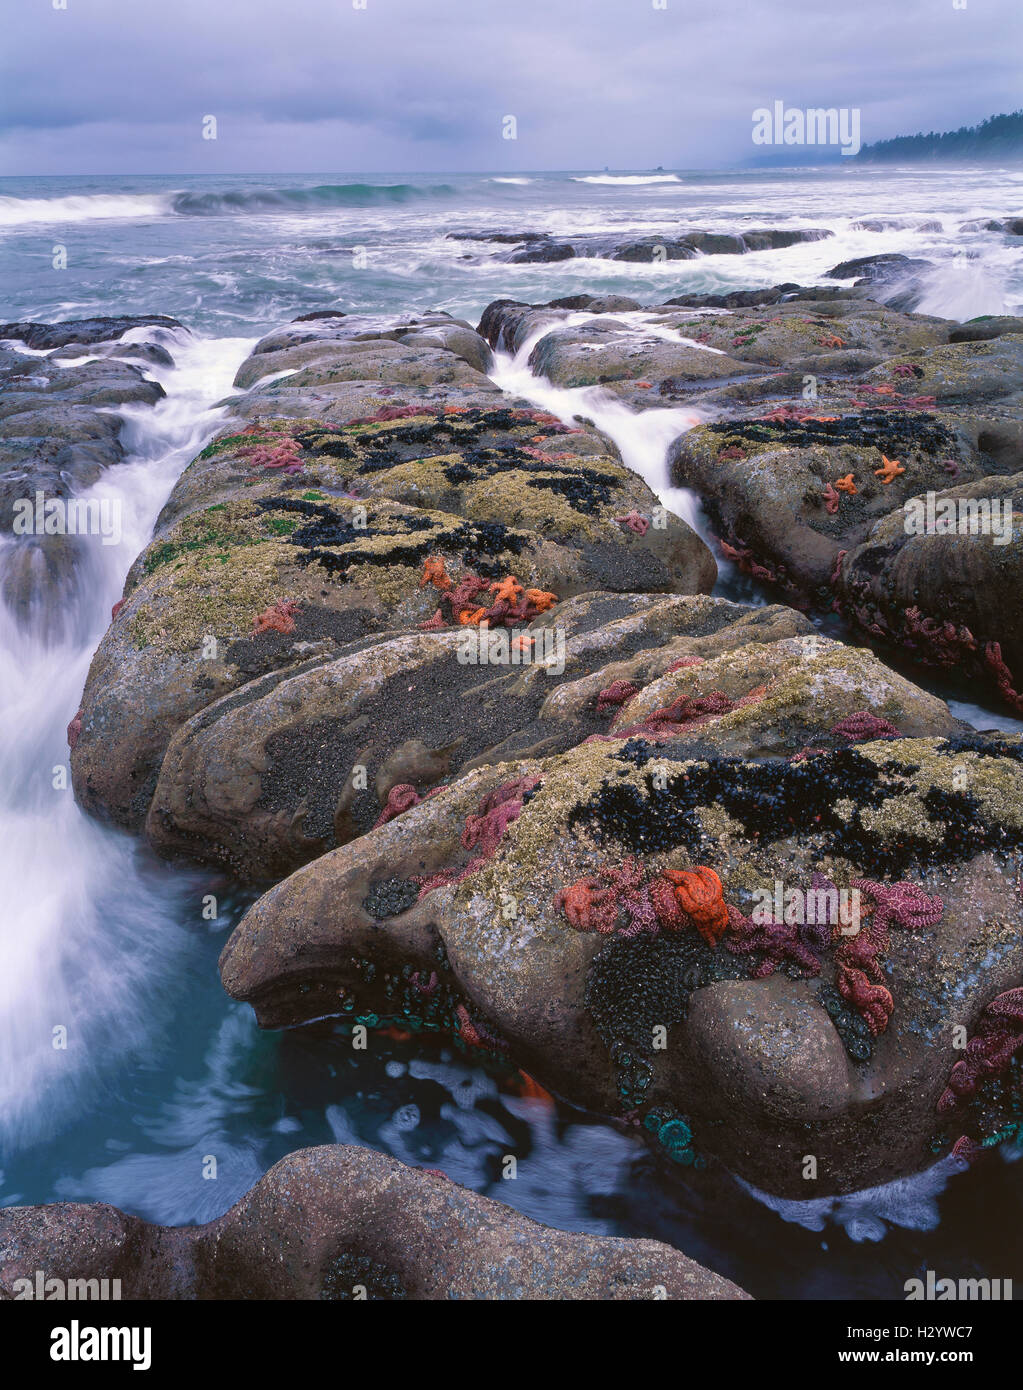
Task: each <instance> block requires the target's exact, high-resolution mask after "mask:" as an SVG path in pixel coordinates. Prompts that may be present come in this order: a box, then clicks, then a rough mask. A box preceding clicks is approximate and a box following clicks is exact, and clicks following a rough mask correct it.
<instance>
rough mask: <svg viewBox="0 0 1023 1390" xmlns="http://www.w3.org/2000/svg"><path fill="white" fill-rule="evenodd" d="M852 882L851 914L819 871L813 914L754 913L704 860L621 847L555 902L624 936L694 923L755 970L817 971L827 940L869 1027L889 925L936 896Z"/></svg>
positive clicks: (931, 906)
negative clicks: (656, 862) (648, 858)
mask: <svg viewBox="0 0 1023 1390" xmlns="http://www.w3.org/2000/svg"><path fill="white" fill-rule="evenodd" d="M851 887H852V888H853V889H854V890H856V891H857V893H858V894H859V902H860V903H861V906H860V907H859V909H858V913H859V919H858V920H857V918H856V916H855V915H854V914H853V913H852V912H851V910H850V907H849V905H848V904H847V903H843V902H842V901H841V895H840V894H839V891H838V889H837V888H836V887H835V885H834V884H833V883H832V882H831V881H830V880H829V879H827V878H825V877H824V875H822V874H818V873H814V875H813V877H812V880H811V886H810V895H809V896H808V902H809V903H813V904H814V907H815V910H814V911H811V912H809V913H807V914H805V915H806V916H807V917H808V918H810V919H812V920H806V921H802V922H790V921H788V920H785V918H787V917H788V915H789V913H788V912H785V913H784V914H782V917H783V920H781V921H779V920H777V918H776V917H775V916H774V915H773V914H771V913H758V914H757V916H756V918H755V919H754V918H753V917H747V916H746V915H745V914H744V913H742V912H740V911H739V909H738V908H737V907H735V906H734V905H733V904H731V903H726V902H725V900H724V890H723V888H722V884H721V880H720V878H719V877H718V875H717V874H716V873H715V872H714V870H713V869H710V868H708V867H707V866H706V865H698V866H697V867H696V868H695V869H681V870H680V869H661V870H660V871H659V872H657V873H655V874H653V875H651V876H649V877H648V875H647V871H646V868H645V867H644V865H643V864H642V863H641V862H640V860H638V859H637V858H635V857H633V856H628V857H627V858H626V859H625V860H624V861H623V862H622V865H621V867H620V868H615V867H613V866H609V865H604V866H602V867H601V868H600V869H599V870H598V873H597V874H596V875H591V876H588V877H586V878H581V879H578V880H577V881H576V882H575V883H573V884H572V885H571V886H570V887H568V888H563V889H561V890H560V892H559V893H558V894H557V895H556V896H555V899H554V904H555V906H556V907H557V908H558V910H559V911H561V912H563V913H564V915H565V917H566V918H567V920H568V922H569V924H570V925H571V926H573V927H575V928H576V930H577V931H596V932H600V933H602V934H604V935H615V936H619V937H624V938H626V939H629V938H632V937H636V936H639V935H641V934H642V933H644V932H645V933H647V934H649V935H651V936H657V935H658V934H659V933H660V932H662V931H664V932H675V931H685V930H690V929H695V930H696V931H698V932H699V934H700V935H701V936H702V937H703V939H704V941H705V942H706V943H707V945H708V946H711V947H716V946H718V945H719V944H720V945H723V946H724V947H725V949H726V950H727V951H730V952H731V953H732V955H736V956H754V957H758V959H757V960H756V963H755V965H754V967H753V970H752V976H753V978H754V979H757V980H761V979H765V978H766V977H767V976H768V975H773V974H774V973H775V971H776V970H779V969H782V968H790V967H792V968H795V969H796V970H798V971H800V972H801V973H802V974H803V975H804V976H815V975H819V974H820V972H821V957H822V955H823V952H824V951H825V950H826V949H827V948H828V947H830V946H832V945H834V947H835V952H834V959H835V964H836V967H837V982H838V988H839V992H840V993H841V995H842V997H843V998H844V999H845V1000H846V1001H847V1002H848V1003H849V1004H850V1006H851V1007H852V1008H854V1009H855V1010H856V1011H857V1012H858V1013H859V1014H860V1015H861V1017H862V1018H863V1019H864V1021H865V1022H866V1024H867V1027H868V1028H869V1029H870V1031H871V1033H872V1034H874V1036H877V1035H878V1034H879V1033H883V1032H884V1031H885V1029H886V1028H887V1027H888V1023H889V1020H890V1019H891V1016H892V1011H893V1009H894V1001H893V999H892V995H891V992H890V990H888V988H887V987H886V986H885V984H884V983H883V982H884V978H885V977H884V971H883V969H882V967H881V963H880V957H881V956H882V955H883V954H884V953H885V952H887V951H888V950H889V949H890V947H891V936H890V934H889V928H890V927H891V926H892V925H893V924H896V925H898V926H900V927H903V928H906V929H907V930H910V931H912V930H918V929H920V928H922V927H927V926H931V925H933V924H934V923H935V922H937V921H938V919H939V918H940V916H941V913H942V909H943V907H944V904H943V902H942V900H941V898H939V897H929V896H928V895H927V894H926V893H924V891H923V889H922V888H921V887H920V885H919V884H916V883H877V882H875V881H874V880H872V879H865V878H857V879H853V881H852V884H851ZM864 899H865V900H866V901H865V902H864V901H863V900H864ZM1017 993H1018V994H1019V995H1020V1000H1021V1009H1020V1012H1019V1018H1018V1019H1017V1024H1018V1026H1019V1028H1023V990H1021V991H1017Z"/></svg>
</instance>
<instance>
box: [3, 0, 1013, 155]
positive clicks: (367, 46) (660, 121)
mask: <svg viewBox="0 0 1023 1390" xmlns="http://www.w3.org/2000/svg"><path fill="white" fill-rule="evenodd" d="M65 2H66V8H63V9H62V8H56V6H57V5H58V4H61V3H65ZM362 4H363V0H287V2H286V3H283V4H282V3H281V0H274V2H273V3H269V0H245V2H244V3H241V0H228V2H227V3H220V4H218V3H215V0H162V3H154V0H146V2H145V3H140V0H36V3H33V4H31V5H29V4H24V5H22V6H21V7H20V8H18V9H17V10H14V11H11V12H9V19H8V26H9V27H8V33H7V35H6V38H5V42H4V45H3V49H4V51H3V57H2V69H0V72H2V81H0V88H2V93H3V96H2V99H0V102H2V104H0V111H2V121H3V126H4V130H3V135H2V137H0V172H3V173H6V174H22V175H24V174H33V173H38V174H60V173H66V174H75V173H96V174H101V173H112V174H117V173H125V174H127V173H135V174H137V173H188V174H195V173H207V172H209V173H228V172H238V173H251V172H264V173H265V172H282V173H283V172H295V173H301V172H317V171H328V170H329V171H336V172H354V171H378V172H384V171H408V172H423V171H430V170H448V171H462V170H465V171H469V170H494V171H501V170H508V171H512V170H543V169H576V168H603V167H604V166H610V167H612V168H649V167H652V166H655V165H663V166H664V167H665V168H700V167H712V166H720V165H721V164H723V163H731V162H733V161H741V160H744V159H747V158H749V157H751V156H754V155H756V154H757V153H758V152H759V151H758V150H757V149H756V148H755V147H754V146H753V145H752V143H751V118H752V113H753V111H754V110H756V109H757V108H759V107H764V106H768V105H770V104H771V103H772V102H774V101H776V100H781V101H783V102H784V103H785V104H786V106H788V107H856V108H859V109H860V110H861V111H862V138H863V140H864V142H869V141H873V140H876V139H883V138H885V137H887V136H890V135H896V134H902V133H908V132H913V131H916V130H919V129H923V130H944V129H954V128H956V127H958V126H960V125H964V124H972V123H974V122H976V121H978V120H981V119H983V118H984V117H985V116H987V115H990V114H992V113H994V112H997V111H1007V110H1012V109H1014V108H1015V107H1016V106H1018V105H1019V104H1020V101H1019V80H1018V74H1019V65H1020V54H1021V51H1023V17H1021V10H1020V6H1019V3H1018V0H985V2H984V3H981V0H966V3H965V4H964V5H963V6H962V8H956V6H955V5H954V4H953V0H901V3H899V4H893V3H892V2H891V0H857V3H855V4H844V3H843V4H838V3H835V0H827V3H820V2H819V0H769V2H768V3H760V4H752V3H748V0H735V2H734V3H728V0H724V3H722V0H518V3H511V0H506V2H504V3H502V0H365V8H362V7H361V6H362ZM357 6H359V8H357ZM209 116H213V117H215V118H216V132H217V138H216V139H215V140H208V139H207V140H204V139H203V138H202V131H203V121H204V118H206V117H209ZM509 116H513V117H514V118H515V130H516V136H517V138H515V139H513V140H512V139H506V138H505V132H506V131H507V130H508V129H509V127H508V124H507V122H506V119H505V118H506V117H509Z"/></svg>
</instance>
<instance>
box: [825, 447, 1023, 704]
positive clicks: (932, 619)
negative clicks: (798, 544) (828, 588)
mask: <svg viewBox="0 0 1023 1390" xmlns="http://www.w3.org/2000/svg"><path fill="white" fill-rule="evenodd" d="M1021 529H1023V473H1016V474H1014V475H1010V476H1008V477H999V476H994V477H986V478H979V479H976V480H975V481H972V482H971V481H967V480H965V479H964V480H963V481H962V482H959V483H957V484H955V485H954V486H953V487H950V488H943V489H941V490H940V491H933V492H929V493H926V494H923V495H918V496H916V497H912V498H908V499H907V500H906V502H905V503H904V504H903V506H902V508H900V509H899V510H898V511H897V512H893V513H892V514H891V515H889V516H887V517H884V518H882V519H881V520H880V521H878V522H877V523H876V524H875V525H874V526H873V527H872V529H871V530H870V532H869V534H868V535H867V537H866V538H865V539H864V540H863V541H862V542H861V543H860V544H859V545H858V546H856V547H855V548H854V549H851V550H850V551H849V553H848V554H847V555H846V556H844V557H843V560H842V563H841V565H840V566H839V568H838V570H837V573H836V579H835V591H836V603H837V605H838V606H839V607H840V609H841V611H842V612H843V613H844V614H845V615H846V616H847V617H848V618H849V619H850V620H851V621H852V622H854V623H855V624H857V625H858V626H859V627H860V628H861V629H862V630H864V631H868V632H871V633H873V634H874V635H875V636H883V637H887V638H888V639H890V640H891V641H893V642H896V643H897V644H898V645H899V646H900V647H902V648H903V649H904V650H906V651H908V652H909V653H910V654H911V655H912V656H913V657H914V658H915V659H916V660H917V661H920V662H921V663H923V664H924V665H930V666H938V667H945V668H947V669H950V670H955V671H958V672H961V673H964V674H969V675H972V676H974V677H976V678H978V679H980V680H982V681H984V682H985V684H986V685H988V686H989V687H990V686H991V685H992V684H993V685H994V686H995V687H997V689H998V690H999V693H1000V694H1001V696H1002V698H1003V700H1005V701H1006V702H1008V704H1009V705H1010V706H1012V707H1014V708H1015V709H1016V710H1017V711H1020V710H1023V698H1021V697H1020V696H1019V694H1018V693H1017V692H1018V691H1019V689H1020V688H1021V686H1023V629H1021V623H1020V604H1019V592H1020V585H1021V582H1023V535H1021Z"/></svg>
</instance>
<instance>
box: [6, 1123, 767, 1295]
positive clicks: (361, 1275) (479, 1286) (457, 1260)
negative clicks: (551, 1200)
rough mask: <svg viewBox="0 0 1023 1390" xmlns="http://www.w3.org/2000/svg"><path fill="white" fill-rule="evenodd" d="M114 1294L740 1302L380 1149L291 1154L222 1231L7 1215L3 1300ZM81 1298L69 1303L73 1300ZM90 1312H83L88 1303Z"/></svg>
mask: <svg viewBox="0 0 1023 1390" xmlns="http://www.w3.org/2000/svg"><path fill="white" fill-rule="evenodd" d="M40 1269H41V1270H43V1271H45V1277H46V1279H47V1280H54V1279H57V1280H61V1281H63V1285H64V1287H65V1288H66V1287H67V1286H68V1285H71V1284H74V1286H75V1287H76V1288H82V1287H84V1288H85V1289H86V1290H88V1289H89V1288H90V1287H91V1286H92V1285H93V1281H95V1287H96V1289H97V1295H96V1296H99V1290H100V1289H101V1288H102V1285H101V1284H100V1283H99V1281H102V1280H107V1281H111V1282H110V1283H108V1284H107V1289H108V1290H109V1289H111V1288H112V1287H113V1281H114V1280H117V1281H119V1293H120V1296H121V1298H126V1299H144V1300H152V1299H175V1300H189V1299H218V1300H222V1299H260V1300H264V1301H266V1300H271V1301H277V1300H291V1299H313V1300H327V1301H332V1302H333V1301H364V1300H370V1301H374V1302H379V1301H387V1302H390V1301H400V1300H404V1299H431V1300H432V1299H437V1300H440V1299H514V1300H518V1299H544V1300H547V1299H601V1300H604V1299H610V1300H616V1301H617V1300H627V1299H637V1300H640V1299H664V1298H670V1299H743V1298H747V1297H748V1294H745V1293H744V1292H743V1291H742V1290H741V1289H740V1288H738V1287H737V1286H736V1285H735V1284H733V1283H731V1282H730V1281H729V1280H727V1279H724V1278H722V1277H721V1276H720V1275H717V1274H713V1273H712V1272H711V1271H710V1270H708V1269H705V1268H704V1267H703V1266H702V1265H699V1264H697V1263H696V1261H695V1260H690V1259H689V1258H687V1256H685V1255H682V1254H680V1253H679V1252H678V1251H677V1250H672V1249H671V1248H670V1247H669V1246H667V1245H662V1244H660V1242H658V1241H654V1240H620V1239H615V1238H613V1237H607V1236H590V1235H585V1234H583V1233H581V1232H566V1231H557V1230H553V1229H552V1228H551V1227H549V1226H541V1225H540V1224H538V1223H537V1222H535V1221H530V1220H529V1219H528V1218H527V1217H524V1216H520V1215H519V1214H518V1212H516V1211H513V1210H511V1209H510V1208H508V1207H504V1206H501V1204H500V1203H498V1202H494V1201H492V1200H491V1199H490V1198H488V1197H480V1196H477V1195H476V1194H475V1193H474V1192H469V1191H467V1190H466V1189H465V1188H464V1187H460V1186H459V1185H458V1184H456V1183H454V1182H451V1181H450V1180H449V1179H447V1178H446V1177H444V1175H443V1174H440V1173H431V1172H426V1171H423V1170H421V1169H416V1168H406V1167H405V1166H404V1165H403V1164H401V1163H399V1162H398V1161H397V1160H396V1159H393V1158H388V1157H387V1156H386V1155H384V1154H379V1153H374V1152H373V1151H372V1150H370V1149H362V1148H349V1147H344V1146H342V1145H324V1146H322V1147H320V1148H310V1149H300V1150H299V1151H298V1152H296V1153H293V1154H289V1155H288V1157H287V1158H285V1159H282V1160H281V1162H280V1163H278V1164H276V1165H275V1167H273V1168H271V1170H270V1171H269V1172H268V1173H267V1174H266V1176H265V1177H263V1178H261V1179H260V1181H259V1182H258V1183H256V1185H255V1187H253V1188H252V1190H251V1191H250V1192H249V1193H247V1194H246V1196H245V1197H243V1198H242V1200H241V1201H240V1202H238V1203H237V1204H236V1205H235V1206H233V1207H232V1208H231V1210H230V1211H229V1212H227V1213H226V1214H225V1215H224V1216H222V1217H220V1218H219V1219H218V1220H216V1221H211V1222H210V1223H209V1224H208V1225H205V1226H185V1227H170V1226H155V1225H152V1224H151V1223H149V1222H147V1221H142V1220H140V1219H139V1218H138V1217H136V1216H128V1215H126V1214H125V1213H124V1212H122V1211H118V1210H117V1208H116V1207H111V1206H106V1205H103V1204H96V1205H87V1204H85V1203H66V1202H58V1203H54V1204H53V1205H51V1206H43V1207H7V1208H5V1209H4V1211H2V1212H0V1299H18V1298H25V1297H29V1298H31V1297H35V1296H36V1294H35V1290H36V1287H37V1275H36V1271H37V1270H40ZM72 1296H73V1295H71V1294H68V1297H72ZM82 1297H88V1292H86V1293H83V1294H82Z"/></svg>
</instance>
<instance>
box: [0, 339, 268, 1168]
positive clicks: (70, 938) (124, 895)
mask: <svg viewBox="0 0 1023 1390" xmlns="http://www.w3.org/2000/svg"><path fill="white" fill-rule="evenodd" d="M164 341H166V342H168V344H169V345H170V346H171V347H172V351H173V354H174V357H175V360H176V364H177V365H176V366H175V367H174V368H162V367H156V368H148V370H149V371H150V372H151V373H152V375H154V376H156V377H159V378H160V380H161V382H162V384H163V385H164V388H165V389H166V390H167V392H168V394H167V397H166V399H164V400H163V401H161V402H160V403H159V404H158V405H156V406H155V407H148V406H125V407H122V408H121V410H120V411H119V412H118V413H119V414H121V415H122V417H123V419H124V427H123V430H122V439H123V441H124V444H125V446H126V449H127V450H128V460H127V461H126V462H125V463H124V464H121V465H118V466H116V467H114V468H109V469H107V470H106V472H105V473H104V474H103V475H102V477H101V478H100V480H99V481H98V482H97V483H96V484H95V485H94V486H93V487H92V488H90V489H89V490H88V491H87V492H86V493H85V494H84V496H85V497H87V498H97V499H101V500H102V499H107V500H111V501H116V502H117V503H118V505H119V507H120V510H121V515H122V519H123V527H122V532H123V534H122V537H121V543H120V544H119V545H117V546H112V547H105V546H102V545H92V544H89V543H88V541H86V542H84V543H83V546H82V550H81V552H80V554H79V555H78V557H77V559H78V572H77V574H76V576H75V579H74V580H73V581H71V582H69V584H68V586H67V588H66V589H61V590H59V591H55V588H54V581H53V580H52V578H51V577H50V576H48V574H47V573H46V570H45V566H44V565H43V563H42V555H41V553H39V552H36V555H35V559H34V560H32V559H30V560H29V561H28V562H27V563H28V564H29V566H31V565H32V564H35V570H34V571H33V570H32V569H31V568H30V569H29V575H30V577H31V576H32V575H33V574H34V576H35V583H34V591H33V594H32V597H31V598H30V600H29V602H28V604H27V608H28V611H27V612H26V611H25V609H24V608H22V609H20V610H18V611H15V610H13V609H11V608H9V607H7V606H6V604H5V603H0V708H2V709H3V711H4V718H3V721H2V722H0V882H2V883H3V886H4V916H3V929H2V931H0V1142H2V1144H3V1146H4V1147H5V1148H6V1147H7V1146H9V1145H15V1144H19V1143H25V1142H30V1141H31V1140H33V1139H36V1138H39V1137H41V1136H42V1135H44V1134H45V1133H47V1132H48V1131H52V1130H55V1129H57V1128H60V1127H62V1126H63V1125H64V1124H66V1123H67V1122H68V1120H69V1118H70V1117H71V1116H72V1115H73V1114H74V1112H75V1111H76V1109H77V1108H78V1107H79V1106H80V1105H81V1104H83V1103H85V1101H86V1099H87V1096H88V1094H89V1093H90V1091H91V1083H93V1082H94V1081H95V1080H96V1079H97V1078H98V1077H99V1076H100V1074H101V1073H103V1072H104V1071H105V1070H106V1069H107V1068H109V1067H111V1066H113V1065H116V1064H117V1062H118V1061H119V1060H123V1059H124V1058H126V1057H134V1058H135V1059H136V1060H138V1059H139V1058H141V1057H143V1056H144V1055H145V1053H146V1049H147V1046H148V1044H149V1042H150V1040H151V1039H152V1038H153V1036H154V1033H155V1032H157V1031H158V1028H159V1024H160V1021H161V1017H160V1016H161V1005H160V998H161V992H160V980H161V979H163V978H166V977H167V976H168V975H169V974H172V973H174V971H175V969H176V963H177V962H180V960H181V957H182V955H183V953H184V952H185V951H186V950H187V949H188V939H187V937H186V934H185V933H184V932H183V931H182V930H181V928H180V927H179V926H178V925H177V924H178V922H179V921H180V920H181V917H182V915H183V914H184V910H185V909H184V903H185V899H186V896H187V895H188V894H192V895H194V893H195V886H194V883H193V881H192V878H191V877H190V876H189V875H187V874H181V873H173V874H172V873H170V872H169V871H168V870H166V869H164V868H162V867H160V866H157V865H156V864H155V863H153V862H152V860H151V859H149V858H148V857H147V856H146V854H145V853H144V851H142V850H141V848H140V847H139V846H138V845H137V843H136V842H135V841H134V840H133V839H131V838H130V837H129V836H127V835H124V834H121V833H119V832H117V831H115V830H112V829H110V828H109V827H107V826H104V825H101V824H100V823H99V822H97V821H95V820H92V819H91V818H89V817H88V816H86V815H85V814H84V813H83V812H82V811H81V810H80V809H79V807H78V806H77V804H76V802H75V801H74V798H73V794H72V791H71V789H70V787H69V786H66V785H65V786H59V785H55V781H56V782H57V783H59V782H60V774H61V770H63V772H64V773H65V775H66V770H67V765H68V749H67V740H66V735H65V730H66V727H67V725H68V723H69V721H70V720H71V718H72V717H73V715H74V713H75V710H76V709H77V707H78V704H79V701H80V698H81V691H82V687H83V684H84V681H85V676H86V673H87V671H88V669H89V663H90V660H91V657H92V653H93V651H94V650H95V647H96V644H97V642H98V641H99V639H100V637H101V636H102V634H103V631H104V629H105V628H106V625H107V623H108V621H109V615H110V607H111V604H112V603H113V602H114V601H115V599H117V598H118V597H119V596H120V592H121V586H122V583H123V579H124V574H125V572H126V571H127V569H128V566H129V565H130V564H131V562H132V561H133V560H134V558H135V556H136V554H137V553H138V552H139V550H140V549H141V548H142V547H143V546H144V545H145V543H146V541H147V540H148V538H149V536H150V534H151V532H152V527H153V523H154V521H155V519H156V516H157V514H158V513H159V510H160V508H161V507H162V505H163V503H164V501H165V500H166V498H167V495H168V493H169V492H170V489H171V487H172V486H173V483H174V480H175V478H176V477H177V476H178V474H179V473H180V471H181V469H182V468H183V467H184V466H185V464H187V463H188V462H189V460H190V459H191V458H192V457H194V455H195V453H196V451H197V450H198V449H199V448H200V447H201V446H202V444H203V443H204V442H205V441H206V439H208V438H209V436H210V434H212V433H213V431H214V430H215V428H216V427H217V425H218V424H219V421H220V419H221V418H222V417H223V414H224V412H223V410H222V409H214V408H212V406H213V403H214V402H216V401H217V400H218V399H220V398H221V397H222V396H223V395H225V394H226V393H227V392H228V391H229V389H230V384H231V380H232V378H233V376H234V372H235V370H236V369H237V366H238V363H239V362H240V361H241V360H242V358H243V357H244V356H245V355H246V353H247V351H248V349H249V347H250V346H251V340H250V339H237V338H233V339H196V338H192V337H191V335H189V334H187V333H185V332H184V331H183V330H176V331H174V332H172V333H167V334H166V335H165V337H164ZM23 546H24V542H16V541H14V540H12V539H10V538H7V539H4V540H3V541H2V542H0V580H2V579H3V577H4V576H5V575H10V574H11V573H12V567H14V566H19V574H20V576H21V584H20V585H19V587H21V586H23V584H24V575H25V566H26V557H25V552H24V549H23ZM55 1029H64V1030H66V1034H64V1035H60V1034H57V1035H55V1033H54V1030H55ZM62 1038H66V1047H61V1046H60V1045H59V1043H60V1041H61V1040H62ZM55 1041H56V1042H57V1044H58V1045H56V1046H55Z"/></svg>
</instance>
